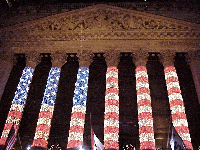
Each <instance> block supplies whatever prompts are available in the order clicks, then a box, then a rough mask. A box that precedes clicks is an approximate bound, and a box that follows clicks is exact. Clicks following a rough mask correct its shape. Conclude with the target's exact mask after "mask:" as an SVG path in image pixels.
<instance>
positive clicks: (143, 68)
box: [135, 66, 147, 73]
mask: <svg viewBox="0 0 201 150" xmlns="http://www.w3.org/2000/svg"><path fill="white" fill-rule="evenodd" d="M140 71H145V72H147V69H146V67H145V66H139V67H137V68H136V69H135V72H136V73H137V72H140Z"/></svg>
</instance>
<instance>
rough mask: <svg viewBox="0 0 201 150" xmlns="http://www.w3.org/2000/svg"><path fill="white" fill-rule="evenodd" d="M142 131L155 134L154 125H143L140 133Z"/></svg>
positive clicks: (140, 132)
mask: <svg viewBox="0 0 201 150" xmlns="http://www.w3.org/2000/svg"><path fill="white" fill-rule="evenodd" d="M142 133H153V134H154V129H153V127H150V126H143V127H141V128H139V134H142Z"/></svg>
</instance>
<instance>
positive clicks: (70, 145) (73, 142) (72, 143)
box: [67, 140, 82, 148]
mask: <svg viewBox="0 0 201 150" xmlns="http://www.w3.org/2000/svg"><path fill="white" fill-rule="evenodd" d="M80 146H82V142H81V141H77V140H71V141H69V142H68V147H67V148H80Z"/></svg>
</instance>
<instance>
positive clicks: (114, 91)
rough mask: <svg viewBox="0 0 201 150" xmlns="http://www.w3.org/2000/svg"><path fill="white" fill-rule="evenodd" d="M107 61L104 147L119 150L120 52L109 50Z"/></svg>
mask: <svg viewBox="0 0 201 150" xmlns="http://www.w3.org/2000/svg"><path fill="white" fill-rule="evenodd" d="M105 58H106V63H107V66H108V67H107V72H106V91H105V115H104V148H105V149H106V150H119V85H118V69H117V65H118V63H119V58H120V52H118V51H108V52H107V53H106V54H105Z"/></svg>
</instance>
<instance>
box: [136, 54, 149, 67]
mask: <svg viewBox="0 0 201 150" xmlns="http://www.w3.org/2000/svg"><path fill="white" fill-rule="evenodd" d="M148 55H149V54H148V52H147V51H142V50H139V51H137V52H135V53H133V55H132V57H133V62H134V63H135V66H136V67H139V66H144V67H146V64H147V57H148Z"/></svg>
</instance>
